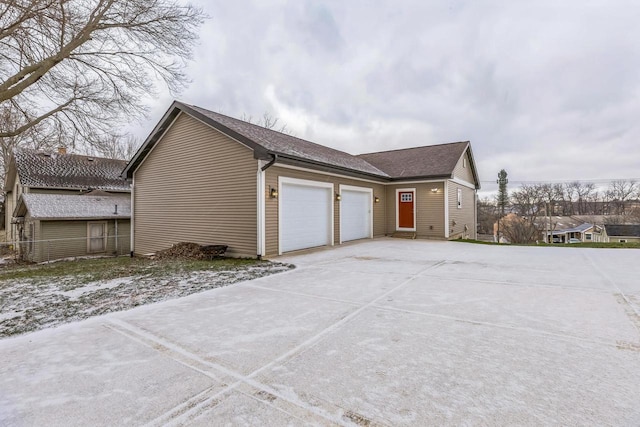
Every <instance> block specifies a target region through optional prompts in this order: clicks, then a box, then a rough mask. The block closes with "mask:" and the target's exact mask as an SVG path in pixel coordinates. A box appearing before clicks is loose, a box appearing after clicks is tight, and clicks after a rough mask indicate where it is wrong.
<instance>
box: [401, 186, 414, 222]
mask: <svg viewBox="0 0 640 427" xmlns="http://www.w3.org/2000/svg"><path fill="white" fill-rule="evenodd" d="M414 196H415V194H414V192H413V191H399V192H398V228H415V224H414V223H413V206H414V203H415V201H414V199H415V197H414Z"/></svg>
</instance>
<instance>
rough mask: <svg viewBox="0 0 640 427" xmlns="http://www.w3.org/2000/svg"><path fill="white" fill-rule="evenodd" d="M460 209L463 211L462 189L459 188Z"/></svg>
mask: <svg viewBox="0 0 640 427" xmlns="http://www.w3.org/2000/svg"><path fill="white" fill-rule="evenodd" d="M458 209H462V188H458Z"/></svg>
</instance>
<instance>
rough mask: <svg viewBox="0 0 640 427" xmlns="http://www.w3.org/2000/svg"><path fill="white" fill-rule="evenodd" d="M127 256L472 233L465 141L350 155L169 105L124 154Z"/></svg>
mask: <svg viewBox="0 0 640 427" xmlns="http://www.w3.org/2000/svg"><path fill="white" fill-rule="evenodd" d="M123 176H125V177H126V178H127V179H129V180H130V181H131V183H132V204H131V207H132V224H131V227H132V230H131V250H132V254H139V255H144V254H149V253H153V252H156V251H158V250H162V249H165V248H167V247H170V246H171V245H172V244H174V243H177V242H182V241H191V242H196V243H201V244H225V245H228V246H229V249H228V252H227V253H228V254H230V255H232V256H248V257H255V256H256V255H257V256H258V257H261V256H275V255H279V254H282V253H286V252H290V251H296V250H300V249H307V248H312V247H319V246H333V245H339V244H342V243H344V242H347V241H352V240H358V239H370V238H373V237H378V236H385V235H389V236H393V235H395V236H404V237H411V238H430V239H458V238H475V237H476V222H477V220H476V218H477V212H476V197H477V195H476V192H477V189H478V188H479V187H480V186H479V179H478V175H477V171H476V166H475V162H474V158H473V153H472V151H471V145H470V143H469V142H456V143H451V144H441V145H433V146H422V147H414V148H408V149H402V150H393V151H385V152H377V153H369V154H361V155H351V154H348V153H345V152H342V151H339V150H335V149H332V148H329V147H326V146H323V145H319V144H315V143H313V142H310V141H306V140H303V139H300V138H296V137H294V136H291V135H287V134H284V133H280V132H276V131H274V130H270V129H266V128H264V127H261V126H258V125H254V124H251V123H247V122H245V121H242V120H238V119H235V118H231V117H228V116H225V115H223V114H219V113H215V112H213V111H209V110H206V109H203V108H200V107H197V106H194V105H188V104H185V103H181V102H177V101H176V102H174V103H173V104H172V105H171V107H170V108H169V110H168V111H167V112H166V113H165V114H164V116H163V117H162V119H161V120H160V122H159V123H158V124H157V126H156V127H155V128H154V129H153V131H152V132H151V134H150V135H149V137H148V138H147V139H146V140H145V142H144V143H143V145H142V146H141V147H140V149H139V150H138V152H137V153H136V154H135V155H134V157H133V158H132V159H131V161H130V162H129V164H128V165H127V167H126V168H125V170H124V172H123Z"/></svg>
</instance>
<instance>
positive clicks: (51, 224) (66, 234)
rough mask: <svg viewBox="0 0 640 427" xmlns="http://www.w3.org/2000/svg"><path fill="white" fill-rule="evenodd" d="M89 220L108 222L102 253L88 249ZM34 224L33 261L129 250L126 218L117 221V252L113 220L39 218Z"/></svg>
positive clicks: (121, 253) (119, 252)
mask: <svg viewBox="0 0 640 427" xmlns="http://www.w3.org/2000/svg"><path fill="white" fill-rule="evenodd" d="M89 222H96V223H100V222H104V223H106V224H107V245H106V250H105V251H104V252H95V253H89V252H88V251H87V247H88V246H87V245H88V242H87V227H88V223H89ZM38 223H39V226H38V225H36V230H37V232H36V236H35V240H36V241H37V242H36V243H35V250H34V258H33V261H35V262H41V261H49V260H54V259H60V258H68V257H77V256H86V255H105V254H107V255H114V254H118V255H125V254H127V253H129V251H130V249H129V242H130V240H129V229H130V221H129V220H128V219H119V220H118V248H117V251H116V238H115V220H113V219H109V220H106V219H105V220H101V219H96V220H91V221H86V220H60V221H38Z"/></svg>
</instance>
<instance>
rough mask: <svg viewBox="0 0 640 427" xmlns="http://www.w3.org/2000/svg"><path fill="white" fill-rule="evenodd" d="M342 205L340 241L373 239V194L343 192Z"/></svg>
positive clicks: (354, 191) (351, 191)
mask: <svg viewBox="0 0 640 427" xmlns="http://www.w3.org/2000/svg"><path fill="white" fill-rule="evenodd" d="M341 196H342V201H341V203H340V240H341V241H343V242H347V241H349V240H357V239H367V238H370V237H371V192H369V191H356V190H342V191H341Z"/></svg>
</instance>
